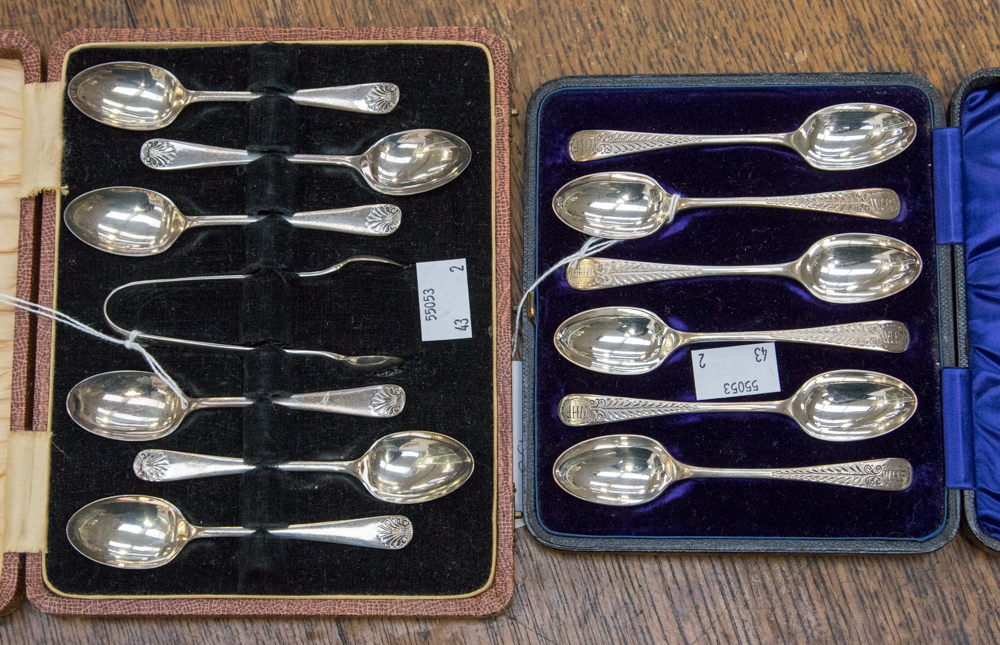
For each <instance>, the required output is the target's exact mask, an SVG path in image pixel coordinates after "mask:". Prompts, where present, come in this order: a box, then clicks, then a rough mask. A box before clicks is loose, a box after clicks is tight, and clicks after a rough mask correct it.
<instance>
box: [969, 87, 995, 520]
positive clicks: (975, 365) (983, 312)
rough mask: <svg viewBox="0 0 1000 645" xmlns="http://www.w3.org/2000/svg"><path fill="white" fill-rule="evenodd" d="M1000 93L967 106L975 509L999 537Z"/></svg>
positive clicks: (973, 96) (990, 91)
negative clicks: (998, 185)
mask: <svg viewBox="0 0 1000 645" xmlns="http://www.w3.org/2000/svg"><path fill="white" fill-rule="evenodd" d="M998 120H1000V91H997V88H995V87H986V88H982V89H978V90H975V91H973V92H970V93H969V94H968V95H967V96H966V98H965V100H964V101H963V103H962V123H961V132H962V172H963V176H964V186H963V188H964V190H963V194H964V195H965V204H966V206H965V238H966V271H967V275H966V279H967V285H968V292H967V294H968V313H969V346H970V347H971V351H970V356H969V359H970V364H971V368H972V401H973V406H974V407H973V409H974V414H973V436H974V437H975V453H976V491H977V495H976V506H977V512H978V515H979V524H980V526H981V527H982V529H983V530H984V531H985V532H986V533H988V534H990V535H992V536H993V537H996V538H1000V475H998V474H997V472H996V460H997V455H1000V356H998V355H997V353H996V351H995V348H996V347H997V346H998V343H1000V329H998V328H997V325H996V321H997V320H1000V285H998V284H997V280H996V276H997V274H998V273H1000V218H997V216H996V215H997V208H998V206H1000V196H998V194H997V189H996V182H997V177H998V176H1000V175H998V173H1000V128H997V123H998Z"/></svg>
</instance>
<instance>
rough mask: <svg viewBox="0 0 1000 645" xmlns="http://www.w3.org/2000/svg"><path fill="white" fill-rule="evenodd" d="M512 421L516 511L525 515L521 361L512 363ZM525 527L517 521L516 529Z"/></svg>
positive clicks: (521, 520) (522, 522) (515, 521)
mask: <svg viewBox="0 0 1000 645" xmlns="http://www.w3.org/2000/svg"><path fill="white" fill-rule="evenodd" d="M510 372H511V376H512V377H513V378H512V379H511V380H512V381H513V384H512V388H511V397H510V400H511V405H512V406H513V407H514V410H513V414H512V415H511V420H512V421H513V423H512V424H511V425H513V426H514V511H515V512H521V513H524V439H523V435H522V434H521V409H522V408H521V361H513V362H512V363H511V370H510ZM522 526H524V519H520V520H518V519H515V520H514V528H516V529H519V528H521V527H522Z"/></svg>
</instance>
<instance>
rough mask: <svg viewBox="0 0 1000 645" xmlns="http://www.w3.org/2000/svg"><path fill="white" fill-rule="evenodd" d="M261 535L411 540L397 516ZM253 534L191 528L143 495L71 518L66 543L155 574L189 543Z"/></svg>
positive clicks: (352, 541)
mask: <svg viewBox="0 0 1000 645" xmlns="http://www.w3.org/2000/svg"><path fill="white" fill-rule="evenodd" d="M266 531H267V533H270V534H271V535H279V536H282V537H286V538H292V539H295V540H312V541H314V542H328V543H331V544H344V545H348V546H361V547H367V548H370V549H402V548H403V547H404V546H406V545H407V544H409V543H410V540H411V539H412V538H413V524H412V523H411V522H410V520H409V519H407V518H406V517H403V516H402V515H382V516H379V517H363V518H359V519H356V520H339V521H335V522H316V523H314V524H292V525H291V526H289V527H287V528H283V529H267V530H266ZM255 532H256V529H248V528H243V527H241V526H211V527H208V526H196V525H194V524H191V523H190V522H188V521H187V519H186V518H185V517H184V514H183V513H181V511H180V509H178V508H177V507H176V506H174V505H173V504H171V503H170V502H168V501H167V500H165V499H160V498H159V497H147V496H145V495H116V496H114V497H105V498H104V499H99V500H97V501H96V502H91V503H89V504H87V505H86V506H84V507H83V508H81V509H80V510H78V511H77V512H76V513H73V516H72V517H70V518H69V522H67V523H66V537H67V538H68V539H69V543H70V544H72V545H73V548H74V549H76V550H77V551H79V552H80V553H81V554H82V555H84V556H85V557H87V558H90V559H91V560H93V561H94V562H97V563H99V564H106V565H108V566H109V567H116V568H118V569H155V568H156V567H162V566H163V565H165V564H167V563H169V562H170V561H171V560H173V559H174V558H176V557H177V556H178V555H179V554H180V552H181V549H183V548H184V547H185V546H186V545H187V543H188V542H190V541H191V540H196V539H198V538H216V537H246V536H248V535H253V534H254V533H255Z"/></svg>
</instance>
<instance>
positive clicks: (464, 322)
mask: <svg viewBox="0 0 1000 645" xmlns="http://www.w3.org/2000/svg"><path fill="white" fill-rule="evenodd" d="M468 328H469V319H468V318H459V319H458V320H456V321H455V329H457V330H459V331H465V330H466V329H468Z"/></svg>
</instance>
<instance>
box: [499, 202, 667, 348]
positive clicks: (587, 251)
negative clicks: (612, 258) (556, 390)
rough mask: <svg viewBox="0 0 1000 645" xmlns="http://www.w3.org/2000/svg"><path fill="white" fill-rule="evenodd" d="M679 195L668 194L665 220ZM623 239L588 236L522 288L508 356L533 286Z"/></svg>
mask: <svg viewBox="0 0 1000 645" xmlns="http://www.w3.org/2000/svg"><path fill="white" fill-rule="evenodd" d="M680 203H681V196H680V195H679V194H677V193H674V194H672V195H671V196H670V201H669V202H668V203H667V216H666V217H665V218H664V219H663V221H665V222H672V221H673V219H674V215H676V214H677V207H678V206H680ZM621 241H623V240H609V239H604V238H600V237H588V238H587V240H586V241H585V242H584V243H583V246H581V247H580V249H579V250H578V251H576V252H575V253H571V254H569V255H567V256H566V257H564V258H563V259H561V260H559V261H558V262H556V263H555V264H554V265H552V266H551V267H549V269H548V270H547V271H545V273H543V274H542V275H540V276H538V278H537V279H536V280H535V281H534V282H532V283H531V286H530V287H528V288H527V289H525V290H524V295H523V296H521V302H519V303H517V312H516V313H515V316H514V335H513V336H512V337H511V348H510V357H511V358H514V356H516V355H517V350H518V348H520V346H521V312H522V311H523V309H524V303H525V302H527V300H528V297H529V296H530V295H531V294H532V293H533V292H534V291H535V287H537V286H538V285H539V284H541V283H542V281H543V280H545V278H547V277H549V276H550V275H552V274H553V273H555V272H556V270H558V269H559V267H561V266H566V265H567V264H570V263H571V262H573V261H575V260H582V259H583V258H589V257H590V256H592V255H597V254H598V253H600V252H601V251H606V250H608V249H610V248H611V247H612V246H614V245H615V244H618V243H619V242H621Z"/></svg>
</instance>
